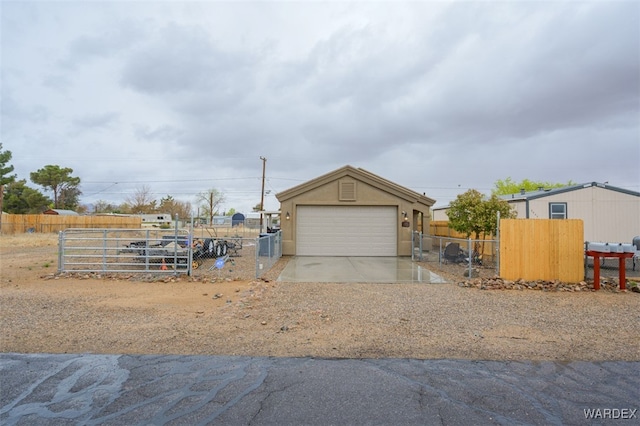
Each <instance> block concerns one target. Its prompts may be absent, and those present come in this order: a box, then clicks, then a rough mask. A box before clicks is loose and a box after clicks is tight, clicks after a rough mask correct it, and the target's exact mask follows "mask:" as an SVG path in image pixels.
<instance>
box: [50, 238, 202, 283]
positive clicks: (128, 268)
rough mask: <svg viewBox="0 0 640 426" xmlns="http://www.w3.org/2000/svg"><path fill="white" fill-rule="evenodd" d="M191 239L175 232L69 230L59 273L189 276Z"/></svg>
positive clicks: (60, 240)
mask: <svg viewBox="0 0 640 426" xmlns="http://www.w3.org/2000/svg"><path fill="white" fill-rule="evenodd" d="M190 241H191V237H190V235H189V233H187V232H186V231H183V230H173V229H167V230H162V229H66V230H64V231H61V232H60V233H59V234H58V271H59V272H102V273H106V272H126V273H139V272H151V271H152V272H154V273H163V274H164V273H178V272H183V273H185V272H186V273H189V272H190V270H191V261H192V251H191V250H190V249H189V247H190Z"/></svg>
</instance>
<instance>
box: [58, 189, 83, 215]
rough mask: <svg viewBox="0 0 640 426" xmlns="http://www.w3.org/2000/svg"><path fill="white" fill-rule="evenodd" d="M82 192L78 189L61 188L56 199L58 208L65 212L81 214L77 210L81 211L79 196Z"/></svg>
mask: <svg viewBox="0 0 640 426" xmlns="http://www.w3.org/2000/svg"><path fill="white" fill-rule="evenodd" d="M81 194H82V192H81V191H80V190H79V189H78V187H75V186H72V187H66V188H62V190H61V191H60V196H59V198H58V204H59V205H60V208H63V209H66V210H75V211H77V212H78V213H81V212H80V211H79V210H81V209H82V206H80V195H81Z"/></svg>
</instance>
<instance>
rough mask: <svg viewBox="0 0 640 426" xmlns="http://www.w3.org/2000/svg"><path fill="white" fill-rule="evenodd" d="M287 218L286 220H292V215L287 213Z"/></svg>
mask: <svg viewBox="0 0 640 426" xmlns="http://www.w3.org/2000/svg"><path fill="white" fill-rule="evenodd" d="M285 218H286V219H287V220H289V219H291V215H290V214H289V212H287V215H286V216H285Z"/></svg>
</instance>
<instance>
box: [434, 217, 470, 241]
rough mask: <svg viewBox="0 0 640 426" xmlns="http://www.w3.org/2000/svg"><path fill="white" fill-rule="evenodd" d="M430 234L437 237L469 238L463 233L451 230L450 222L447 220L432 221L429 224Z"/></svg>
mask: <svg viewBox="0 0 640 426" xmlns="http://www.w3.org/2000/svg"><path fill="white" fill-rule="evenodd" d="M429 232H430V234H431V235H433V236H435V237H450V238H464V239H466V238H467V236H466V235H465V234H463V233H462V232H458V231H454V230H453V229H451V228H449V221H447V220H432V221H431V222H430V223H429Z"/></svg>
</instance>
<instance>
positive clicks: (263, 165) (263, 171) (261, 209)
mask: <svg viewBox="0 0 640 426" xmlns="http://www.w3.org/2000/svg"><path fill="white" fill-rule="evenodd" d="M260 159H261V160H262V192H261V197H260V232H262V212H263V211H264V174H265V170H266V167H267V159H266V158H264V157H260Z"/></svg>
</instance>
